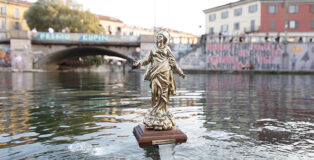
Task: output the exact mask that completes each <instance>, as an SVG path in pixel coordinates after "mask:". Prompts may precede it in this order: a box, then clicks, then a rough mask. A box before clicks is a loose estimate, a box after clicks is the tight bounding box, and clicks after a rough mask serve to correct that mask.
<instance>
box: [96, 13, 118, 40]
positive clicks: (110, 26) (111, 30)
mask: <svg viewBox="0 0 314 160" xmlns="http://www.w3.org/2000/svg"><path fill="white" fill-rule="evenodd" d="M98 18H99V21H100V25H101V26H102V27H104V29H105V31H106V33H104V34H108V35H122V28H123V26H124V24H123V22H122V21H121V20H119V19H117V18H113V17H108V16H102V15H98Z"/></svg>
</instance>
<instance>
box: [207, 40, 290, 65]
mask: <svg viewBox="0 0 314 160" xmlns="http://www.w3.org/2000/svg"><path fill="white" fill-rule="evenodd" d="M283 48H284V46H283V45H282V44H273V43H228V44H226V43H208V44H207V51H206V55H207V62H208V68H209V69H228V70H229V69H231V70H241V69H255V70H278V69H280V66H281V54H282V51H283Z"/></svg>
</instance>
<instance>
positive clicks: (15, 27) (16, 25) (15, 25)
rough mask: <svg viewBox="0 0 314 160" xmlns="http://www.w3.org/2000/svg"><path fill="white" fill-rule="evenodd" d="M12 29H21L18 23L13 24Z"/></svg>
mask: <svg viewBox="0 0 314 160" xmlns="http://www.w3.org/2000/svg"><path fill="white" fill-rule="evenodd" d="M14 29H16V30H20V29H21V27H20V22H14Z"/></svg>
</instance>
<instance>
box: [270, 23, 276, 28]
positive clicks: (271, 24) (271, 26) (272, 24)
mask: <svg viewBox="0 0 314 160" xmlns="http://www.w3.org/2000/svg"><path fill="white" fill-rule="evenodd" d="M270 29H275V21H270Z"/></svg>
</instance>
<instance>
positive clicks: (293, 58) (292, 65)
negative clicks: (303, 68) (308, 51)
mask: <svg viewBox="0 0 314 160" xmlns="http://www.w3.org/2000/svg"><path fill="white" fill-rule="evenodd" d="M296 62H297V58H296V57H295V54H293V57H292V58H291V68H292V70H293V71H294V70H295V64H296Z"/></svg>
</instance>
